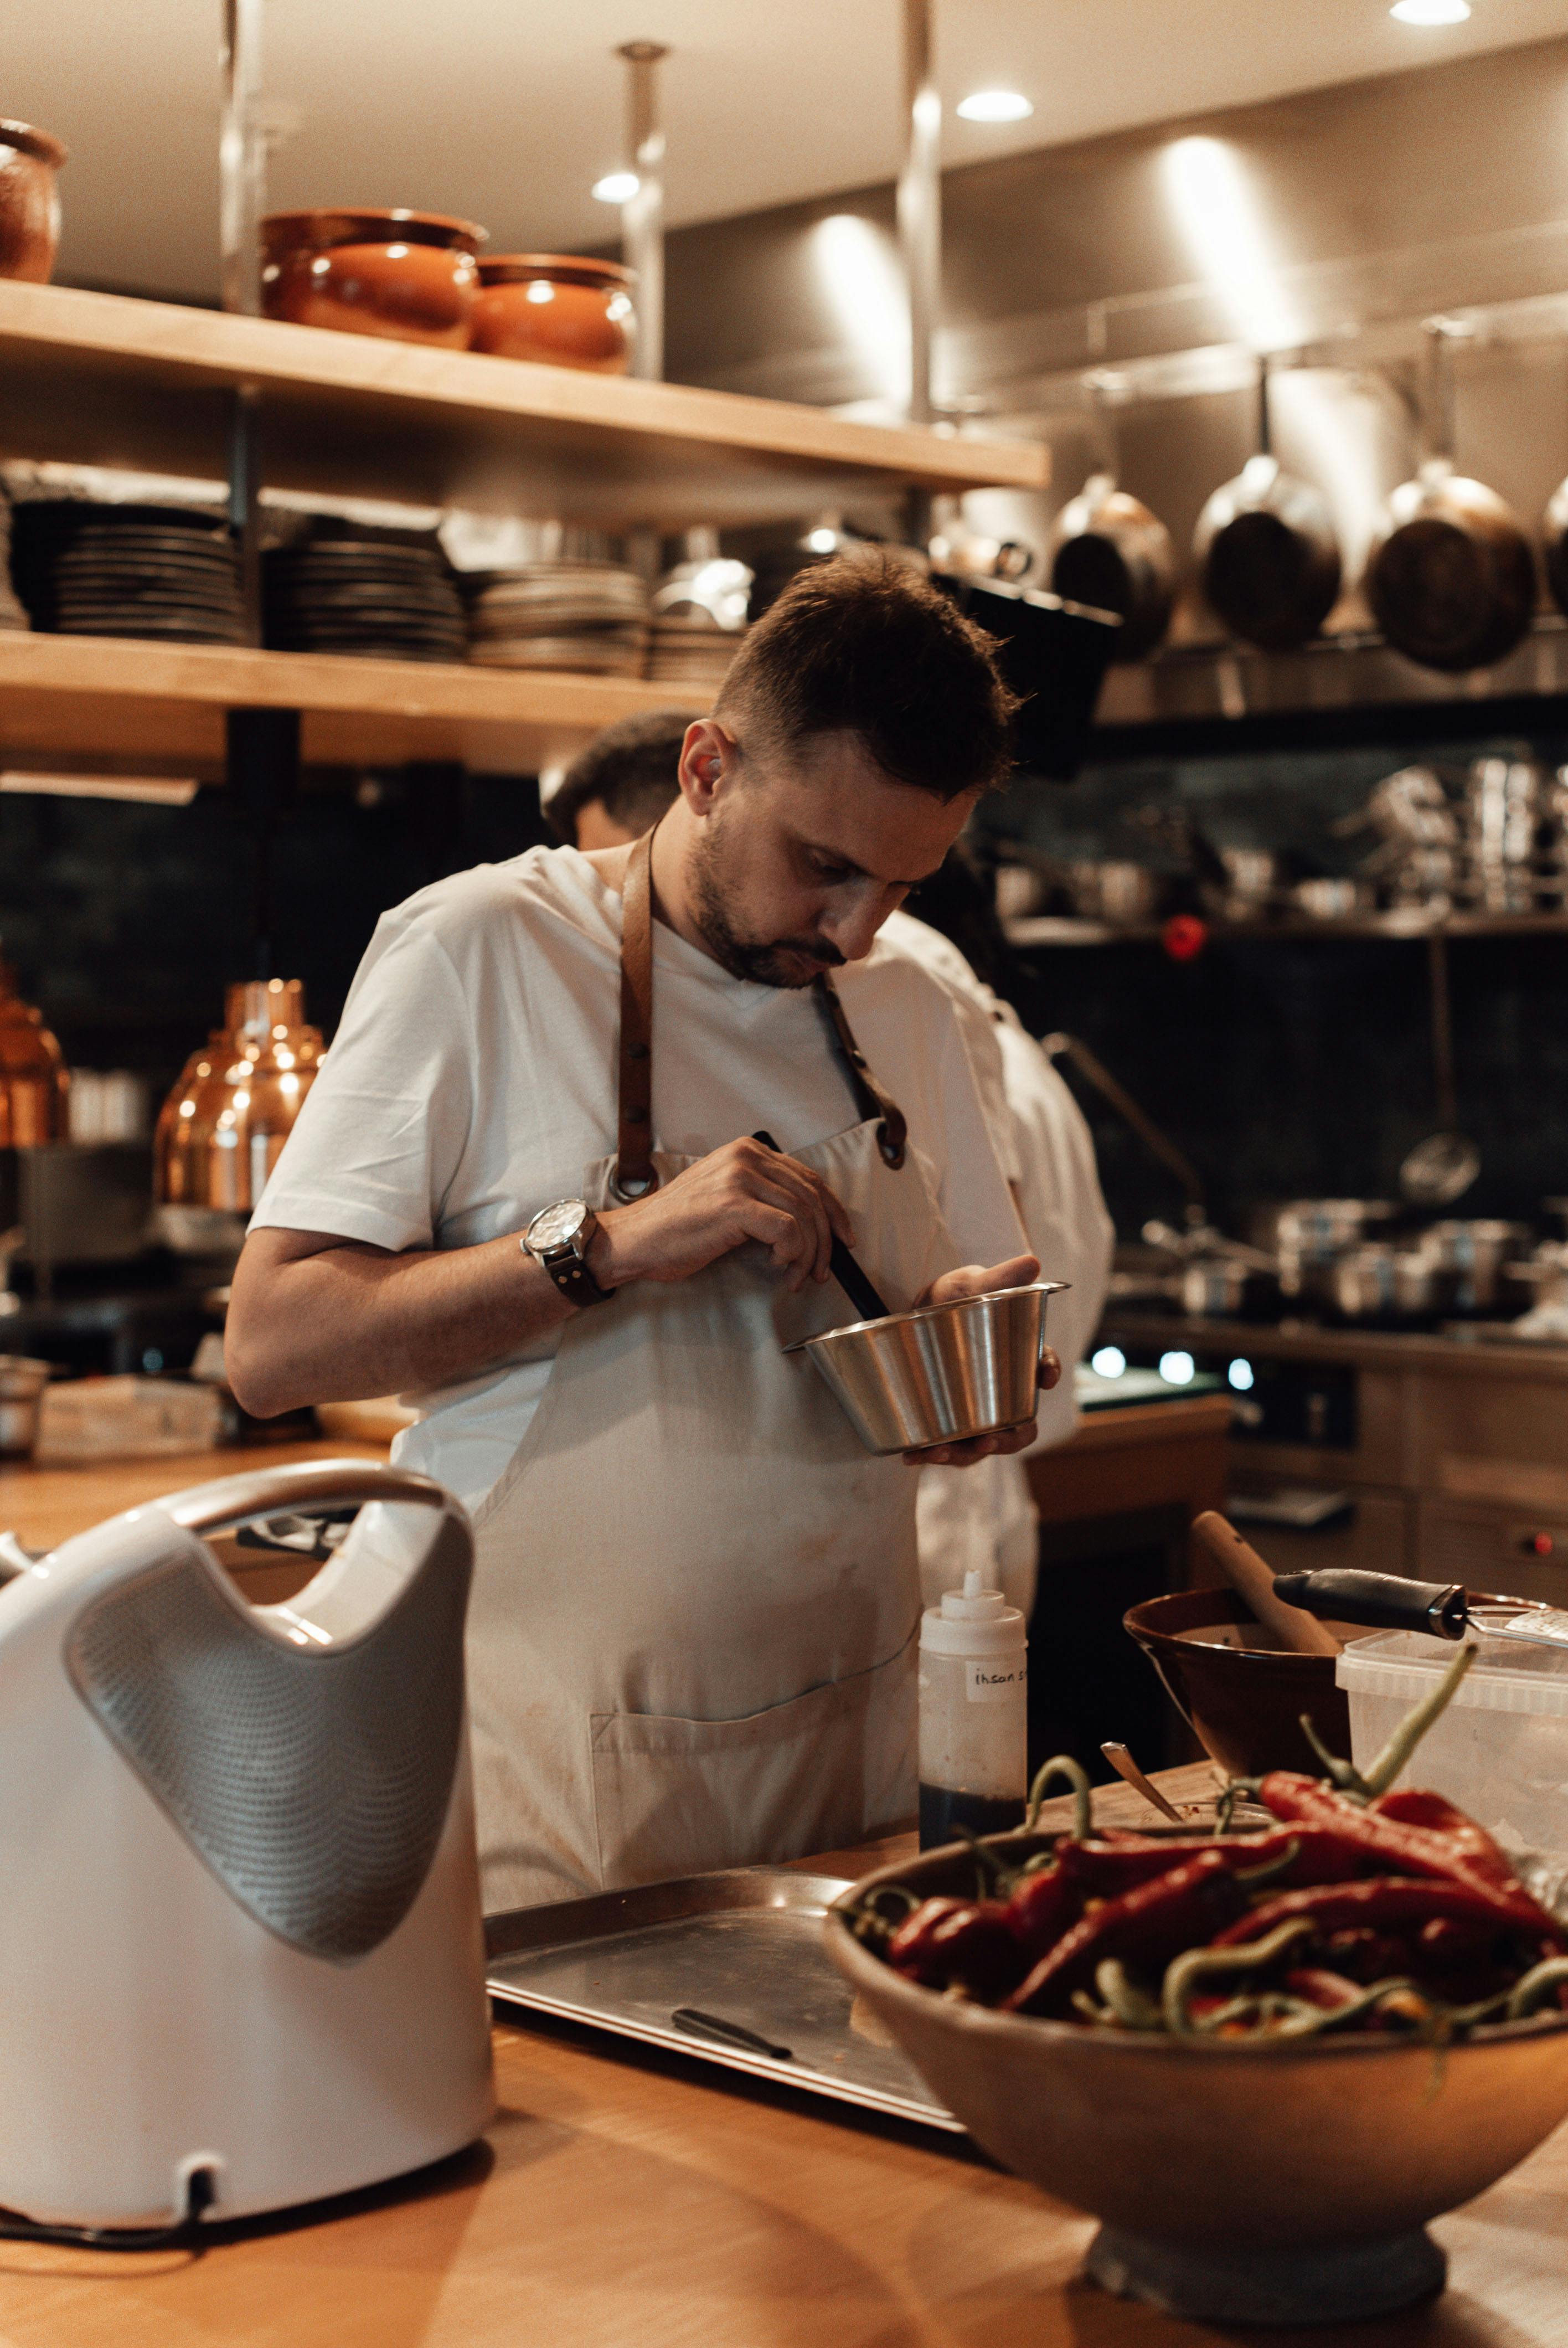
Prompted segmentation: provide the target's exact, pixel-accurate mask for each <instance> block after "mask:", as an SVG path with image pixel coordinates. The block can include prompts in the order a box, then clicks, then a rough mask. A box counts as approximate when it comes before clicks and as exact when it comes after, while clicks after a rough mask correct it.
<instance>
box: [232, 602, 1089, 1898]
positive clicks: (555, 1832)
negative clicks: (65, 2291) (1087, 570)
mask: <svg viewBox="0 0 1568 2348" xmlns="http://www.w3.org/2000/svg"><path fill="white" fill-rule="evenodd" d="M1009 717H1010V701H1009V695H1008V693H1007V690H1006V688H1005V686H1004V685H1003V684H1002V682H1001V679H1000V676H999V672H998V670H997V666H996V664H995V660H994V656H993V651H992V647H991V645H990V643H989V639H988V638H986V637H985V636H984V635H982V634H981V633H979V631H978V630H976V629H974V628H973V627H972V626H971V625H970V624H969V623H968V622H967V621H966V620H965V619H963V618H962V616H961V615H960V614H959V613H958V612H957V611H956V610H955V608H954V607H953V606H952V605H951V604H950V603H949V602H947V600H946V599H945V598H944V597H942V596H941V595H940V594H939V593H938V592H937V591H936V590H934V589H933V588H932V587H930V586H929V585H928V584H927V582H925V581H923V580H921V579H919V578H917V577H916V576H913V575H911V573H910V572H907V570H905V569H904V568H903V567H902V566H900V565H899V564H897V562H896V561H893V560H892V559H890V558H885V557H876V556H868V557H864V558H858V559H856V560H851V561H840V562H835V563H832V564H827V565H824V566H822V567H821V568H819V569H817V570H815V571H813V572H807V573H805V574H804V575H803V577H802V578H800V579H799V580H797V581H796V582H794V585H793V586H792V587H791V588H790V589H789V590H787V591H786V592H785V593H784V596H783V597H781V598H780V600H779V602H777V603H776V604H775V605H774V607H773V609H772V611H771V612H769V613H768V614H767V615H766V616H765V617H764V619H763V620H762V621H761V622H759V623H758V624H757V625H756V627H755V628H754V629H753V632H752V633H751V635H750V637H749V638H748V640H747V642H746V643H745V644H744V646H743V649H742V651H741V653H740V654H739V656H738V658H737V660H736V662H735V664H734V665H733V669H732V670H731V673H730V675H729V678H728V679H727V681H726V683H725V685H724V687H723V691H722V693H721V695H720V696H719V700H718V704H717V706H716V708H715V711H714V714H713V716H712V718H708V719H699V720H698V721H697V722H696V723H694V724H693V725H692V726H691V728H690V729H689V731H688V733H687V736H686V738H685V743H684V746H683V747H682V754H681V760H680V784H681V795H680V798H678V799H677V801H676V802H675V804H674V805H673V806H672V807H671V808H670V809H669V811H668V812H667V813H666V814H665V815H664V816H663V818H662V819H661V820H660V822H659V823H658V824H657V826H656V827H655V828H654V829H652V830H651V832H648V833H646V834H644V836H643V837H642V838H641V839H639V840H638V841H637V842H636V843H635V844H634V845H633V846H632V847H630V849H628V848H626V847H614V848H607V849H604V850H599V851H596V852H594V853H592V854H589V855H586V856H585V855H582V854H580V853H579V851H578V850H575V849H571V848H564V847H563V848H559V849H556V850H539V849H536V850H529V851H528V854H526V855H524V856H522V857H519V858H517V859H515V860H513V861H512V862H510V863H508V864H503V865H498V866H489V867H480V868H479V869H478V870H475V871H472V872H467V873H462V874H459V875H456V877H454V878H453V879H452V880H446V881H442V882H438V883H437V884H436V886H435V887H434V888H431V889H427V890H425V891H422V892H421V893H420V894H419V895H418V896H416V897H415V898H413V899H411V900H410V901H408V903H406V904H405V905H403V906H400V907H398V908H397V909H396V910H395V911H393V912H391V913H389V914H387V915H385V916H384V918H383V920H382V922H381V923H380V924H379V925H378V928H377V931H376V934H375V936H374V939H373V941H372V942H371V945H370V948H369V950H368V951H367V953H366V955H365V958H364V963H363V964H362V966H361V969H360V972H359V974H358V976H357V978H356V980H355V982H354V989H353V991H352V993H351V994H350V997H349V1001H348V1004H347V1005H346V1007H345V1010H344V1014H343V1022H342V1025H341V1027H340V1030H339V1033H338V1035H337V1038H336V1040H335V1042H334V1044H333V1049H332V1052H331V1053H330V1055H329V1056H328V1058H327V1061H326V1064H325V1066H324V1068H323V1072H322V1074H321V1075H320V1076H318V1077H317V1079H316V1082H315V1084H314V1086H313V1088H312V1091H311V1093H310V1096H309V1097H308V1099H307V1102H306V1104H305V1107H304V1109H303V1110H302V1114H301V1117H300V1118H299V1120H298V1122H297V1124H296V1126H295V1128H294V1130H293V1133H292V1136H291V1138H290V1140H289V1143H288V1146H287V1148H286V1149H285V1151H284V1153H283V1156H282V1160H281V1161H280V1164H279V1166H278V1168H277V1169H276V1171H275V1173H274V1175H273V1178H272V1182H271V1183H270V1185H269V1186H268V1189H267V1192H266V1195H265V1197H264V1198H263V1200H262V1202H261V1206H260V1208H259V1209H258V1210H257V1212H256V1215H255V1217H254V1220H253V1223H252V1229H251V1236H250V1239H249V1241H247V1245H246V1249H245V1253H244V1256H243V1257H242V1259H241V1264H240V1266H239V1268H238V1271H237V1272H236V1276H235V1282H234V1290H233V1301H232V1303H231V1312H230V1322H229V1338H228V1365H229V1375H230V1378H231V1383H232V1385H233V1386H234V1390H235V1392H236V1394H237V1395H239V1396H240V1397H241V1400H242V1401H243V1402H244V1403H245V1404H246V1406H248V1407H249V1408H251V1409H252V1410H255V1411H257V1412H259V1413H261V1415H263V1416H265V1415H269V1414H271V1413H274V1412H277V1411H281V1410H284V1409H287V1408H290V1407H292V1406H297V1405H299V1404H302V1403H307V1402H315V1401H325V1400H343V1399H350V1398H354V1397H356V1396H364V1395H374V1394H383V1393H386V1392H389V1391H393V1390H405V1391H407V1392H409V1393H410V1394H412V1395H414V1396H415V1397H416V1399H417V1401H418V1403H419V1406H420V1408H421V1412H422V1416H421V1418H420V1420H419V1423H418V1424H417V1425H416V1426H414V1427H412V1428H411V1429H409V1430H408V1431H407V1433H406V1434H405V1436H404V1437H401V1438H400V1440H399V1446H398V1456H399V1457H400V1459H401V1460H402V1461H403V1462H404V1464H405V1465H407V1466H410V1467H415V1468H423V1469H425V1471H426V1472H428V1473H430V1474H431V1475H434V1476H436V1478H439V1479H440V1480H441V1481H442V1482H443V1483H445V1484H446V1485H448V1486H449V1487H450V1488H452V1489H454V1490H455V1491H456V1492H457V1493H458V1494H459V1495H460V1497H461V1498H463V1499H464V1500H465V1501H466V1504H467V1506H468V1507H469V1509H470V1510H471V1511H472V1513H473V1517H474V1522H475V1529H476V1538H477V1571H476V1577H475V1584H474V1591H473V1597H472V1601H471V1604H470V1612H469V1643H468V1646H469V1701H470V1711H471V1719H472V1729H473V1744H474V1760H475V1775H476V1793H477V1808H478V1824H479V1837H480V1845H481V1858H482V1861H483V1865H484V1870H485V1896H486V1905H487V1909H489V1910H497V1909H502V1908H507V1907H513V1906H518V1905H522V1904H527V1903H529V1902H532V1901H537V1900H550V1899H559V1898H566V1897H569V1896H571V1895H572V1894H574V1893H579V1892H583V1891H588V1890H598V1889H600V1888H609V1887H613V1886H616V1885H620V1884H625V1883H631V1882H646V1881H651V1880H655V1879H660V1878H662V1877H669V1876H675V1875H682V1874H687V1873H691V1872H693V1871H697V1870H701V1869H709V1868H715V1867H723V1866H731V1865H738V1864H744V1863H746V1862H748V1861H756V1860H763V1859H782V1858H786V1857H792V1856H795V1855H798V1854H800V1853H803V1852H805V1851H809V1850H813V1849H829V1848H832V1847H834V1846H835V1845H842V1844H845V1843H849V1842H852V1841H854V1840H856V1839H858V1838H861V1837H862V1836H864V1835H865V1834H866V1832H868V1831H869V1830H871V1829H873V1828H876V1827H877V1826H879V1825H885V1824H886V1823H888V1822H889V1821H891V1820H892V1819H893V1818H897V1817H899V1816H901V1815H906V1814H907V1813H908V1812H909V1811H910V1810H911V1809H912V1807H913V1804H914V1793H915V1772H914V1744H913V1727H914V1702H913V1696H914V1663H915V1640H916V1636H917V1622H918V1614H919V1588H918V1580H917V1564H916V1546H915V1488H916V1481H917V1479H916V1477H915V1475H914V1474H913V1473H912V1472H911V1468H910V1465H909V1464H907V1463H906V1462H903V1461H900V1460H898V1459H878V1458H873V1457H869V1456H868V1455H867V1454H866V1452H865V1451H864V1450H863V1449H862V1448H861V1447H860V1445H859V1442H858V1440H857V1438H856V1436H855V1435H854V1433H853V1431H852V1429H851V1428H850V1426H849V1425H848V1423H847V1421H846V1420H845V1418H844V1417H843V1416H842V1415H841V1413H840V1412H839V1410H838V1407H837V1405H836V1404H835V1402H834V1400H833V1398H832V1396H831V1395H829V1394H828V1392H827V1390H826V1388H825V1386H824V1385H822V1383H821V1381H820V1380H819V1379H818V1378H817V1377H816V1375H815V1373H814V1372H813V1371H812V1369H811V1368H810V1365H809V1364H807V1363H806V1362H805V1361H804V1359H803V1358H801V1357H800V1356H798V1355H796V1356H793V1357H792V1356H789V1355H787V1354H784V1351H783V1348H784V1345H785V1344H788V1342H789V1341H790V1340H791V1339H792V1338H794V1337H795V1336H797V1335H800V1334H807V1333H809V1332H811V1331H814V1330H817V1329H821V1328H825V1327H828V1326H831V1325H833V1323H835V1322H837V1321H841V1320H843V1319H844V1318H845V1308H844V1304H843V1301H842V1299H841V1298H840V1297H839V1296H838V1294H837V1292H836V1289H835V1287H834V1286H833V1285H832V1284H831V1282H830V1281H829V1274H828V1257H829V1249H830V1245H831V1241H832V1239H833V1238H834V1236H835V1234H836V1236H837V1237H839V1238H840V1239H842V1240H844V1241H847V1242H848V1243H849V1244H851V1245H852V1246H853V1247H854V1248H855V1249H856V1252H857V1253H858V1254H859V1255H860V1256H861V1258H862V1260H863V1261H864V1262H865V1264H866V1269H867V1270H868V1271H869V1272H870V1273H871V1275H872V1277H873V1279H874V1280H875V1281H876V1283H877V1285H878V1286H879V1287H880V1288H881V1289H882V1291H883V1292H884V1293H885V1294H886V1295H887V1296H888V1297H889V1298H890V1299H891V1300H892V1301H893V1302H894V1303H896V1304H907V1303H915V1302H917V1300H919V1299H922V1298H936V1299H939V1298H941V1297H942V1296H944V1295H948V1294H953V1293H966V1292H978V1291H979V1290H983V1289H985V1288H989V1287H998V1286H1004V1285H1012V1284H1016V1283H1018V1282H1023V1281H1027V1280H1030V1279H1032V1278H1034V1277H1035V1276H1036V1274H1037V1272H1038V1266H1037V1263H1036V1261H1035V1259H1034V1257H1033V1256H1032V1255H1030V1253H1029V1252H1028V1250H1027V1245H1026V1242H1025V1240H1024V1235H1023V1232H1022V1230H1021V1227H1020V1221H1019V1218H1018V1215H1017V1212H1016V1210H1015V1207H1014V1203H1013V1200H1012V1198H1011V1195H1010V1193H1009V1187H1008V1180H1007V1174H1006V1170H1005V1169H1004V1168H1003V1166H1002V1165H1001V1164H1000V1163H999V1159H998V1155H997V1150H996V1148H995V1146H994V1143H993V1139H992V1135H991V1128H990V1127H989V1124H988V1120H987V1117H986V1114H985V1110H984V1107H983V1104H982V1102H981V1100H980V1098H979V1094H978V1092H977V1089H976V1085H975V1079H974V1075H973V1072H972V1068H971V1066H970V1063H969V1059H968V1056H967V1054H966V1051H965V1048H964V1044H963V1040H962V1036H961V1035H960V1032H959V1027H958V1021H957V1019H956V1017H955V1014H954V1010H953V1005H952V1001H951V997H950V995H949V994H948V991H947V990H946V989H945V988H944V987H943V986H942V985H941V983H939V982H938V981H937V980H936V979H934V978H932V977H931V976H929V975H928V974H927V973H925V972H923V971H922V970H921V969H920V968H919V967H918V966H917V964H916V963H914V962H912V961H911V960H910V959H909V958H908V957H907V955H902V954H899V953H896V952H894V951H892V950H890V949H888V948H886V947H882V946H879V944H878V941H877V932H878V930H879V929H880V928H881V925H882V923H883V922H884V921H885V920H886V917H887V915H888V914H889V913H890V912H892V911H894V910H895V908H896V907H897V905H898V904H899V903H900V902H901V901H902V899H903V898H904V897H905V895H906V894H907V892H908V891H909V889H910V888H911V887H913V886H914V885H915V884H916V883H917V882H918V881H919V880H922V879H923V878H924V877H925V876H926V875H927V873H929V872H931V871H934V870H936V869H937V867H938V865H939V864H940V863H941V861H942V859H943V857H944V856H945V854H946V852H947V850H948V847H949V846H950V845H951V843H952V841H953V840H954V839H956V838H957V836H958V832H959V830H960V829H962V827H963V824H964V822H965V820H966V819H967V818H968V814H969V812H970V811H971V809H972V808H973V806H974V804H975V802H976V800H977V798H979V795H980V793H981V792H983V791H984V790H985V789H987V788H989V787H990V786H991V785H992V784H994V783H995V782H997V781H999V779H1000V778H1001V777H1002V775H1003V774H1004V773H1005V771H1006V768H1007V765H1008V756H1009ZM759 1129H763V1130H766V1131H768V1132H770V1133H771V1134H772V1135H773V1136H774V1138H776V1139H777V1140H778V1142H779V1143H780V1145H781V1148H782V1151H783V1152H784V1153H787V1154H775V1153H774V1152H773V1151H771V1150H769V1149H767V1148H764V1146H763V1145H762V1144H761V1143H759V1142H758V1141H757V1140H755V1139H753V1138H752V1137H753V1135H754V1134H755V1133H756V1132H757V1131H758V1130H759ZM1056 1369H1057V1365H1056V1364H1055V1362H1054V1360H1053V1359H1051V1360H1048V1362H1047V1363H1046V1364H1045V1365H1044V1366H1043V1369H1042V1377H1043V1378H1044V1380H1045V1381H1047V1382H1050V1380H1051V1379H1052V1378H1053V1377H1054V1375H1055V1374H1056ZM1033 1432H1034V1428H1033V1424H1032V1421H1031V1422H1030V1424H1028V1425H1027V1426H1022V1427H1020V1428H1018V1429H1016V1430H1014V1431H1012V1432H1010V1433H1008V1434H1004V1435H1000V1436H997V1437H983V1438H981V1439H980V1440H979V1442H978V1443H977V1444H974V1445H970V1446H957V1447H949V1449H948V1452H947V1453H946V1454H943V1453H941V1452H938V1453H937V1454H935V1455H932V1454H926V1455H923V1457H927V1458H929V1457H933V1456H935V1457H937V1458H938V1459H940V1458H943V1457H946V1458H947V1459H948V1461H949V1462H950V1463H955V1464H956V1463H958V1461H961V1460H963V1459H966V1458H970V1459H972V1458H978V1457H986V1456H989V1455H990V1454H992V1453H994V1452H996V1451H1009V1450H1014V1449H1021V1448H1022V1447H1024V1446H1026V1445H1027V1444H1028V1443H1029V1441H1030V1439H1031V1437H1032V1435H1033Z"/></svg>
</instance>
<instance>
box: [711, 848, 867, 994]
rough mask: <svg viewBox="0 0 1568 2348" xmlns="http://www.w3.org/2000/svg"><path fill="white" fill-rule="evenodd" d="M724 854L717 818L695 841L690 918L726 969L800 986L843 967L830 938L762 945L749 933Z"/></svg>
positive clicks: (761, 982) (763, 982) (761, 981)
mask: <svg viewBox="0 0 1568 2348" xmlns="http://www.w3.org/2000/svg"><path fill="white" fill-rule="evenodd" d="M722 860H723V819H722V818H717V817H715V818H712V819H710V821H709V823H708V825H707V827H706V828H705V829H704V830H703V833H702V838H701V839H699V840H698V842H697V845H696V849H695V851H694V854H693V857H692V870H691V879H690V883H689V886H690V889H691V898H692V919H693V920H694V921H695V922H696V924H697V927H698V928H699V929H700V930H701V931H702V938H703V942H704V943H705V944H706V945H707V948H708V951H709V953H711V954H712V956H713V959H714V961H715V962H717V963H719V965H720V967H721V968H722V969H724V970H727V971H728V972H729V973H730V976H731V977H732V978H744V979H749V980H750V981H751V982H752V983H753V985H756V986H784V987H795V988H799V987H804V986H812V985H815V983H816V981H817V979H818V978H820V977H821V975H822V973H823V972H824V971H825V970H837V969H839V968H841V967H842V965H843V962H844V956H843V955H842V954H841V953H839V951H838V948H837V947H836V946H835V945H831V944H830V943H829V942H828V941H827V939H826V938H772V939H769V940H768V941H767V942H766V943H765V944H764V942H761V941H759V940H758V939H756V938H753V937H751V936H749V935H748V934H747V932H746V931H745V930H744V929H743V927H742V926H741V925H740V923H739V922H738V921H737V920H736V918H735V916H734V915H733V912H732V911H731V908H730V902H729V899H728V897H727V895H726V892H725V889H724V884H723V878H722V875H721V863H722Z"/></svg>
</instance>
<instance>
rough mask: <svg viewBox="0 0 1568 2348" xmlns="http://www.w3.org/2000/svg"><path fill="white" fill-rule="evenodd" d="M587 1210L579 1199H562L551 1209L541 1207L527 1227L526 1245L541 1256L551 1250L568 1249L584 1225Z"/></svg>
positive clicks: (586, 1218)
mask: <svg viewBox="0 0 1568 2348" xmlns="http://www.w3.org/2000/svg"><path fill="white" fill-rule="evenodd" d="M587 1220H588V1209H587V1208H586V1207H585V1206H584V1205H583V1203H582V1200H580V1199H562V1200H559V1201H558V1202H557V1204H556V1205H555V1206H553V1207H543V1208H541V1209H540V1210H539V1212H538V1214H537V1215H536V1216H535V1217H534V1220H533V1221H532V1222H531V1223H530V1224H529V1225H528V1245H529V1247H530V1248H535V1249H537V1250H538V1251H539V1252H540V1253H541V1254H548V1252H549V1251H550V1249H551V1248H559V1247H569V1246H570V1245H571V1242H572V1241H573V1240H574V1239H576V1237H577V1236H578V1233H579V1231H581V1229H582V1227H583V1225H584V1223H585V1222H586V1221H587Z"/></svg>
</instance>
